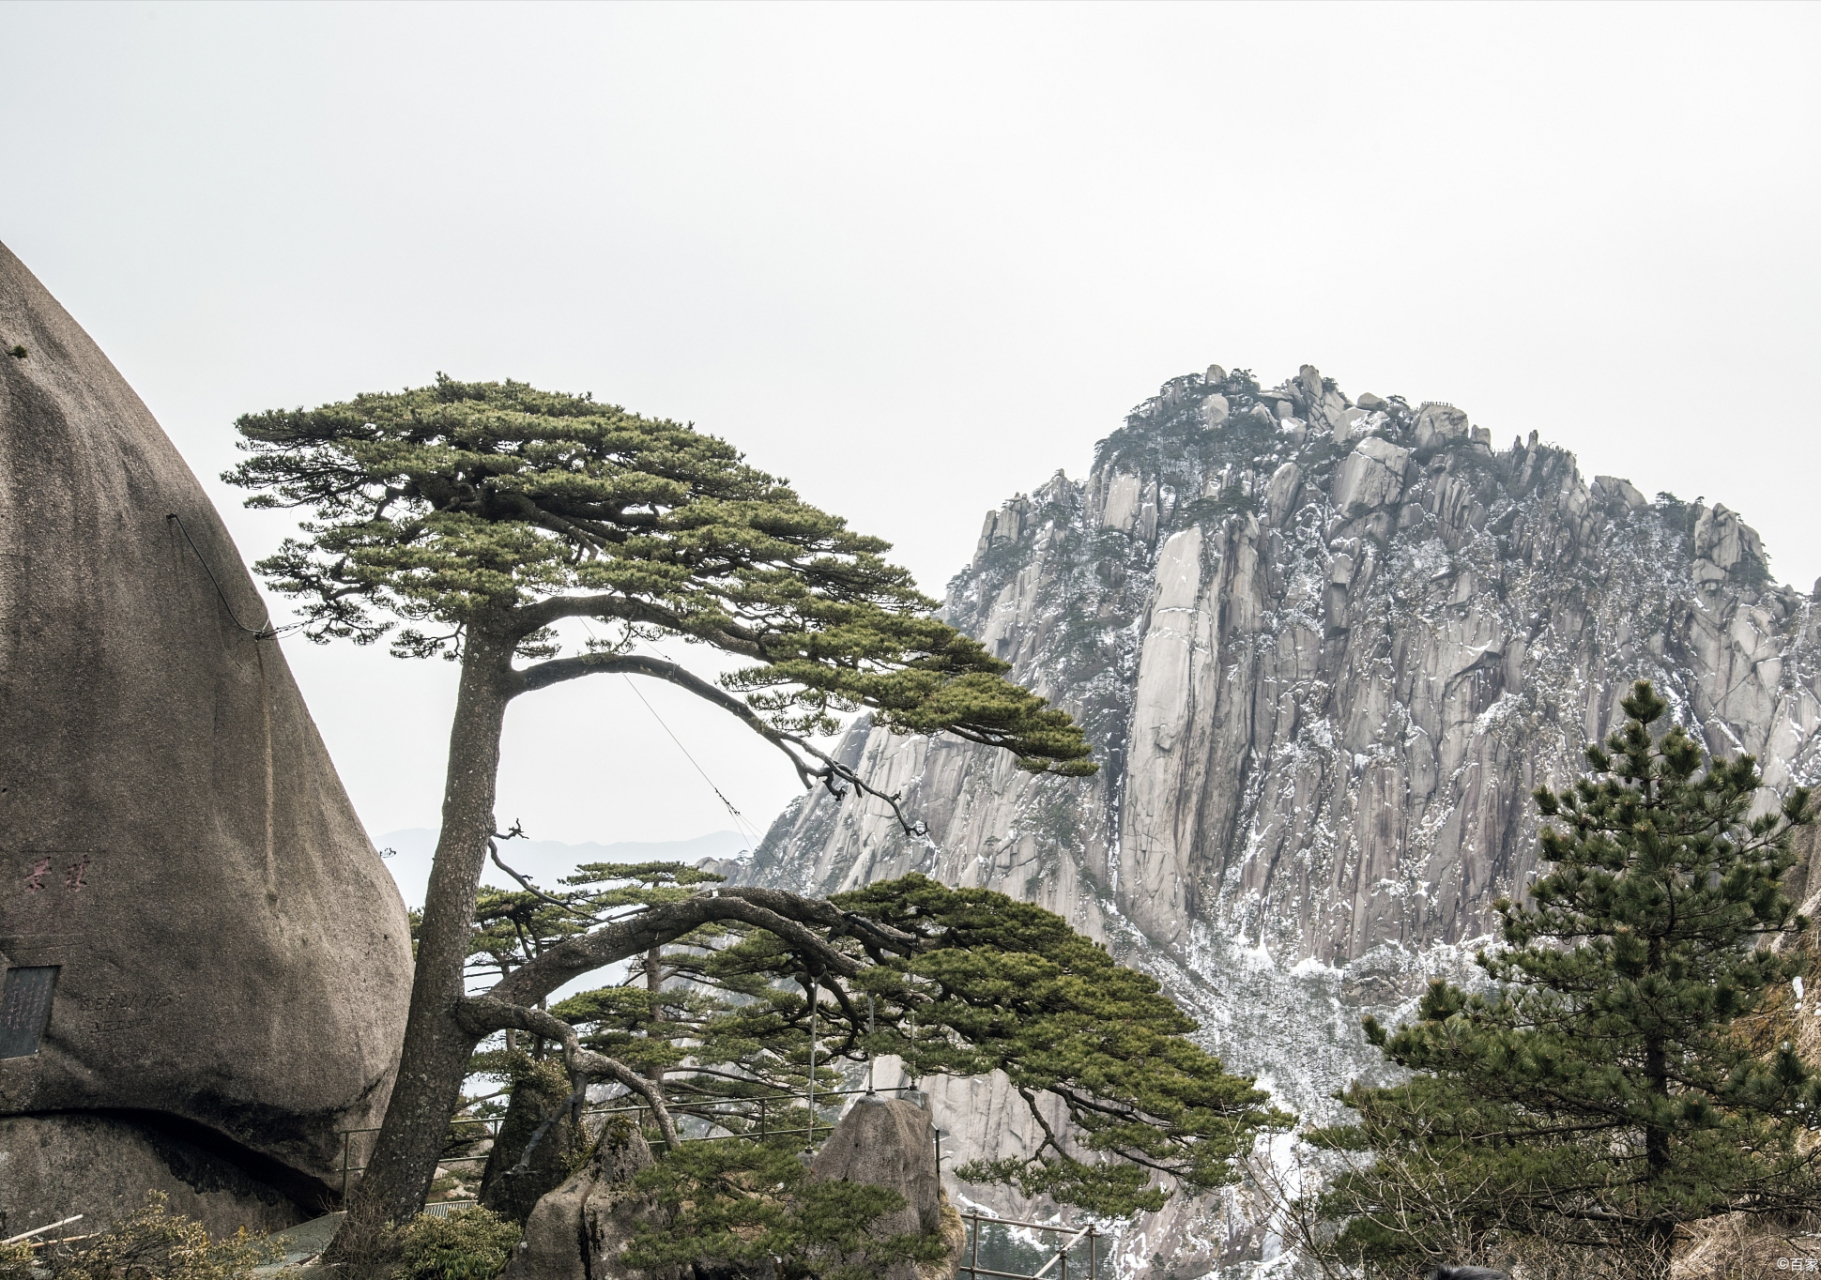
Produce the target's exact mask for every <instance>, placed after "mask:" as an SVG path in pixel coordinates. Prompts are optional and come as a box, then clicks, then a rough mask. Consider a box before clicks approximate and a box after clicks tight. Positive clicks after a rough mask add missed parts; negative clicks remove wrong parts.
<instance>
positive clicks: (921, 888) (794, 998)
mask: <svg viewBox="0 0 1821 1280" xmlns="http://www.w3.org/2000/svg"><path fill="white" fill-rule="evenodd" d="M719 880H720V877H719V876H716V875H713V874H712V873H709V872H706V871H702V870H699V869H696V868H690V867H686V866H681V865H679V864H676V863H643V864H636V865H617V864H611V863H591V864H588V865H585V866H583V867H580V868H578V869H577V871H576V873H575V874H574V875H571V876H567V877H564V878H563V880H562V881H561V882H560V885H561V887H559V888H556V889H554V890H551V891H548V892H546V891H545V890H543V889H541V888H539V887H538V886H537V885H535V884H534V883H532V882H531V881H530V880H529V879H528V878H523V879H521V885H522V889H521V890H516V891H510V892H502V891H495V890H488V891H486V892H485V893H484V894H483V897H482V908H481V910H480V911H479V912H478V913H477V921H476V924H475V927H474V943H473V945H474V955H473V957H472V965H471V973H472V974H473V975H474V976H476V977H479V978H482V979H484V978H487V977H490V976H492V975H494V974H509V973H512V972H517V971H519V970H520V969H521V968H523V966H524V965H525V964H526V963H528V962H535V959H536V957H537V956H539V955H547V954H550V953H551V951H552V950H553V949H554V948H556V947H559V946H561V945H562V944H563V942H564V941H565V940H567V939H569V938H572V937H575V936H577V933H578V932H579V931H581V930H584V929H586V928H589V927H592V926H595V925H598V923H599V922H600V920H601V919H604V918H607V917H610V916H612V917H617V918H626V917H625V916H624V913H626V912H627V911H629V910H630V911H633V912H637V911H641V910H649V909H651V908H654V907H663V906H667V905H669V906H675V905H680V904H684V903H686V901H687V898H688V897H689V895H691V894H692V893H693V892H694V891H695V889H696V887H697V886H698V885H700V884H704V883H713V882H718V881H719ZM559 904H560V905H559ZM831 906H832V907H833V908H834V909H835V910H836V911H837V912H838V913H839V914H840V916H841V917H843V918H847V919H858V918H860V917H862V916H864V918H866V919H869V920H872V921H874V922H876V923H877V924H879V925H881V926H883V927H885V928H888V929H891V930H894V931H897V932H900V933H902V934H903V935H904V936H905V937H906V939H915V940H916V942H917V944H918V945H915V946H912V947H907V949H906V952H905V953H904V954H903V955H900V956H890V955H882V956H881V957H879V958H878V959H877V960H875V961H874V963H872V964H871V965H868V966H867V967H865V968H862V969H859V970H858V971H857V972H855V973H854V974H852V975H851V976H848V977H843V976H842V975H840V974H838V973H834V972H830V971H828V970H827V969H822V970H819V971H818V970H815V969H812V968H811V967H810V966H809V965H807V964H806V963H805V958H804V957H803V956H802V955H801V954H800V953H799V952H798V951H796V950H794V949H793V948H791V947H790V946H789V945H787V944H785V943H784V942H782V941H781V940H780V939H779V937H778V936H777V935H776V934H775V933H773V932H771V931H768V930H765V929H760V928H754V927H751V926H749V925H745V924H742V923H740V922H738V921H734V922H725V921H717V922H714V923H712V924H709V925H706V926H703V927H701V928H699V929H696V930H693V931H691V932H688V933H684V934H679V935H678V936H676V937H674V938H672V939H671V940H670V941H669V942H667V943H666V944H665V945H664V946H662V947H661V948H653V949H651V950H649V951H647V952H645V953H644V954H643V955H642V957H641V958H640V960H639V961H637V962H635V963H634V964H633V965H632V966H630V970H629V972H628V973H627V974H626V975H625V977H624V979H623V980H622V981H621V982H620V983H619V984H618V985H614V986H603V987H599V988H596V989H594V990H591V991H584V992H581V993H578V994H576V995H572V996H569V997H567V998H566V999H563V1000H561V1001H559V1002H558V1003H556V1004H555V1005H554V1006H553V1007H552V1009H551V1010H550V1012H551V1013H552V1014H554V1015H555V1016H556V1017H557V1018H559V1019H561V1020H562V1021H563V1022H564V1023H566V1024H567V1025H568V1026H569V1027H572V1028H574V1029H575V1030H576V1031H577V1032H578V1033H579V1034H580V1041H581V1044H582V1045H583V1046H584V1047H586V1048H589V1049H592V1050H594V1051H596V1052H599V1053H603V1054H608V1055H611V1056H612V1057H614V1058H615V1059H616V1060H618V1061H620V1062H623V1063H626V1064H628V1065H630V1066H634V1067H636V1068H638V1069H639V1070H640V1071H642V1072H643V1073H644V1075H645V1076H646V1077H647V1078H649V1079H652V1080H653V1081H655V1082H656V1083H657V1084H658V1085H659V1091H660V1093H661V1095H662V1097H663V1098H664V1099H665V1102H666V1107H667V1110H668V1112H669V1115H670V1116H671V1117H672V1118H673V1120H674V1121H675V1123H676V1124H677V1125H678V1127H679V1128H681V1129H683V1130H684V1131H685V1132H686V1134H687V1136H688V1137H690V1138H693V1139H697V1140H694V1141H684V1142H680V1143H677V1144H665V1145H662V1146H661V1147H660V1149H659V1151H658V1161H657V1164H656V1165H655V1166H654V1167H653V1168H652V1169H651V1170H650V1171H648V1173H647V1174H645V1175H643V1176H642V1178H641V1183H642V1185H643V1187H644V1189H645V1190H646V1191H647V1192H649V1193H650V1194H651V1196H652V1197H653V1198H654V1200H655V1202H656V1203H657V1204H658V1205H659V1206H660V1208H661V1209H662V1213H661V1215H660V1222H661V1225H653V1224H651V1223H647V1224H646V1226H645V1229H643V1231H642V1232H641V1234H640V1236H639V1239H638V1241H637V1246H636V1249H635V1257H636V1258H637V1259H638V1260H639V1261H638V1263H637V1265H640V1266H646V1267H649V1268H654V1269H659V1270H661V1269H663V1268H665V1267H670V1266H675V1265H682V1264H692V1263H695V1262H704V1263H714V1264H724V1265H729V1266H749V1265H751V1266H757V1265H759V1264H761V1263H763V1264H764V1265H765V1266H767V1267H769V1266H771V1265H772V1263H771V1261H770V1260H772V1259H776V1264H777V1266H778V1267H779V1268H780V1273H781V1274H784V1275H787V1276H809V1275H828V1276H830V1277H832V1276H835V1275H841V1276H848V1275H852V1276H856V1277H857V1276H861V1275H872V1274H879V1273H881V1272H882V1271H883V1270H884V1269H885V1268H886V1267H887V1266H888V1265H889V1264H891V1263H892V1262H894V1261H896V1260H901V1259H914V1260H922V1261H930V1260H933V1259H934V1258H935V1257H936V1256H938V1255H939V1254H940V1253H941V1252H942V1250H941V1246H940V1243H939V1241H937V1240H935V1239H933V1238H928V1237H889V1238H883V1239H882V1238H877V1237H875V1236H873V1235H872V1234H871V1232H870V1228H871V1226H872V1224H873V1223H874V1221H875V1220H876V1219H877V1218H878V1217H879V1216H880V1215H881V1214H883V1213H888V1212H891V1211H892V1210H894V1209H896V1208H898V1207H900V1205H901V1201H900V1200H899V1198H898V1197H897V1196H896V1193H893V1192H887V1191H884V1190H882V1189H880V1188H874V1187H856V1186H849V1185H847V1184H843V1183H834V1184H823V1183H817V1182H815V1181H813V1180H811V1179H808V1178H807V1177H806V1176H805V1175H806V1170H805V1166H804V1164H803V1162H802V1160H801V1155H802V1152H803V1151H804V1150H805V1148H806V1147H809V1146H811V1145H813V1143H814V1142H815V1141H817V1140H819V1139H821V1138H822V1137H824V1136H825V1135H826V1132H827V1130H826V1128H822V1127H821V1126H825V1125H828V1124H829V1123H830V1121H831V1120H832V1118H833V1114H834V1113H835V1112H836V1111H838V1109H839V1107H840V1105H841V1102H842V1099H841V1097H840V1096H838V1095H836V1094H835V1093H834V1091H835V1090H837V1089H841V1088H844V1087H857V1083H856V1082H857V1081H858V1080H859V1079H860V1078H861V1075H862V1070H863V1068H864V1065H865V1064H866V1063H867V1061H868V1059H869V1058H872V1057H875V1056H885V1055H895V1056H897V1057H899V1058H901V1059H902V1060H903V1062H904V1065H905V1067H906V1069H907V1070H909V1071H910V1072H911V1073H912V1074H913V1075H915V1076H918V1077H927V1076H934V1075H958V1076H974V1075H981V1074H985V1073H988V1072H993V1071H999V1072H1003V1073H1004V1074H1005V1075H1006V1076H1007V1077H1008V1078H1009V1080H1010V1082H1011V1084H1012V1086H1013V1087H1014V1088H1015V1089H1016V1090H1017V1092H1018V1094H1019V1096H1020V1097H1021V1098H1022V1099H1023V1100H1024V1102H1025V1104H1026V1106H1027V1107H1028V1108H1029V1111H1030V1114H1031V1116H1032V1118H1033V1121H1034V1123H1035V1125H1036V1126H1037V1127H1038V1129H1039V1131H1040V1132H1042V1133H1044V1134H1045V1139H1044V1141H1043V1142H1042V1144H1041V1145H1040V1146H1039V1148H1038V1149H1037V1150H1035V1151H1033V1152H1031V1153H1029V1154H1028V1155H1027V1156H1026V1157H1024V1158H1014V1159H1008V1160H1001V1161H984V1162H980V1163H977V1164H975V1165H972V1166H969V1167H966V1168H964V1169H962V1170H960V1171H959V1172H960V1173H961V1174H962V1176H963V1177H965V1178H967V1179H968V1180H969V1181H974V1182H1011V1183H1015V1184H1017V1185H1018V1186H1019V1188H1020V1189H1021V1190H1022V1191H1024V1192H1025V1193H1026V1194H1029V1195H1048V1196H1050V1197H1052V1198H1054V1199H1055V1200H1057V1201H1060V1202H1062V1203H1067V1204H1073V1205H1079V1206H1081V1207H1083V1208H1086V1209H1089V1210H1091V1211H1093V1212H1095V1213H1098V1214H1101V1215H1106V1216H1122V1215H1126V1214H1131V1213H1134V1212H1138V1211H1142V1210H1147V1209H1157V1208H1160V1207H1161V1206H1162V1205H1163V1204H1164V1203H1165V1201H1166V1200H1167V1199H1168V1196H1169V1194H1170V1191H1171V1189H1172V1184H1173V1186H1174V1188H1179V1189H1182V1190H1186V1191H1189V1192H1195V1191H1203V1190H1207V1189H1209V1188H1212V1187H1215V1186H1218V1185H1220V1184H1222V1183H1225V1182H1227V1181H1230V1180H1231V1179H1232V1178H1233V1176H1234V1161H1235V1158H1236V1157H1238V1156H1239V1155H1241V1154H1243V1153H1244V1152H1246V1151H1247V1150H1249V1149H1250V1148H1251V1146H1252V1144H1253V1140H1254V1138H1255V1137H1256V1135H1258V1134H1259V1133H1262V1132H1270V1131H1274V1130H1277V1129H1281V1128H1283V1127H1285V1126H1287V1125H1288V1124H1289V1123H1290V1122H1291V1119H1292V1118H1291V1117H1290V1116H1287V1115H1285V1114H1283V1113H1281V1112H1278V1111H1275V1110H1273V1109H1272V1108H1270V1106H1269V1105H1268V1104H1269V1099H1268V1097H1267V1095H1266V1094H1264V1093H1263V1092H1261V1091H1259V1090H1258V1089H1256V1088H1255V1087H1254V1085H1253V1081H1251V1080H1249V1079H1246V1078H1244V1077H1239V1076H1234V1075H1230V1074H1228V1073H1227V1072H1226V1070H1225V1069H1224V1067H1223V1066H1222V1064H1221V1062H1220V1060H1219V1059H1218V1058H1215V1057H1213V1056H1212V1055H1210V1054H1208V1053H1206V1052H1205V1051H1204V1050H1202V1049H1200V1048H1199V1047H1198V1046H1196V1045H1195V1044H1194V1042H1193V1041H1192V1040H1190V1039H1189V1035H1190V1033H1192V1032H1193V1031H1194V1030H1195V1024H1194V1023H1193V1022H1192V1021H1191V1020H1190V1019H1188V1018H1187V1017H1185V1016H1184V1015H1183V1014H1182V1012H1181V1011H1180V1010H1179V1009H1177V1007H1176V1006H1175V1005H1174V1004H1173V1003H1172V1002H1171V1001H1170V1000H1169V998H1168V997H1166V996H1164V995H1163V994H1162V992H1161V991H1160V989H1159V987H1158V984H1157V982H1156V980H1155V979H1153V978H1150V977H1147V976H1146V975H1144V974H1141V973H1138V972H1136V971H1134V970H1131V969H1127V968H1124V967H1122V966H1121V965H1119V964H1118V963H1117V962H1116V961H1115V960H1114V959H1113V958H1112V956H1111V955H1110V954H1109V953H1108V952H1107V951H1106V949H1105V948H1104V947H1101V946H1100V945H1098V944H1096V943H1094V942H1093V941H1091V940H1090V939H1088V938H1085V937H1083V936H1082V935H1080V934H1078V933H1076V932H1075V931H1074V930H1073V929H1071V928H1070V927H1069V926H1068V924H1067V923H1066V922H1065V921H1063V920H1062V919H1061V918H1060V917H1058V916H1056V915H1054V914H1052V913H1050V912H1048V911H1045V910H1044V909H1042V908H1041V907H1037V906H1034V905H1032V904H1030V903H1023V902H1016V901H1014V900H1013V899H1011V898H1008V897H1006V896H1005V895H1003V894H1000V893H995V892H992V891H990V890H983V889H962V890H957V889H950V888H948V887H946V886H944V885H941V884H939V883H937V882H935V881H933V880H929V879H927V878H925V877H923V876H917V875H912V876H907V877H905V878H904V879H901V880H895V881H887V882H882V883H880V884H875V885H871V886H868V887H867V888H865V889H862V890H858V891H856V892H853V893H849V894H843V895H840V896H839V897H837V898H835V899H834V900H833V901H832V903H831ZM508 916H510V917H511V919H510V921H509V922H508V923H502V922H503V921H506V919H507V917H508ZM848 945H849V946H851V943H850V944H848ZM854 950H856V951H860V952H861V953H863V950H862V949H860V948H854ZM654 965H655V966H657V967H656V969H655V970H654V969H652V968H651V966H654ZM652 972H655V973H656V974H657V975H658V977H657V980H656V981H655V982H653V981H651V980H650V978H649V976H648V975H649V974H650V973H652ZM519 1035H520V1039H519V1040H518V1041H517V1042H516V1044H515V1045H514V1046H512V1047H511V1048H510V1049H509V1050H508V1049H502V1047H501V1044H500V1041H499V1040H498V1039H494V1040H490V1041H488V1042H486V1043H484V1044H483V1046H482V1049H481V1051H480V1052H478V1053H477V1054H476V1055H475V1057H474V1058H473V1059H472V1061H471V1065H472V1066H473V1068H474V1070H475V1071H476V1072H477V1073H478V1074H483V1075H492V1076H493V1077H494V1078H502V1077H503V1078H507V1079H510V1081H511V1083H512V1086H513V1087H512V1091H511V1103H510V1106H509V1108H508V1111H507V1114H506V1119H505V1124H504V1126H503V1129H502V1135H501V1139H500V1141H499V1143H497V1144H496V1146H495V1148H494V1150H495V1154H496V1159H495V1161H494V1162H493V1164H491V1165H490V1168H489V1174H490V1177H493V1178H500V1168H502V1167H505V1166H507V1165H508V1164H514V1163H515V1164H517V1165H522V1166H524V1172H522V1173H521V1174H519V1175H516V1176H514V1177H506V1178H503V1179H501V1180H500V1181H499V1182H498V1183H497V1187H498V1190H497V1192H496V1193H495V1194H493V1195H492V1197H491V1198H489V1199H488V1204H489V1206H490V1207H493V1208H496V1209H498V1210H499V1211H500V1212H502V1213H504V1214H507V1215H508V1216H514V1217H517V1218H519V1219H521V1220H522V1219H523V1218H524V1217H525V1216H526V1215H527V1214H528V1213H529V1210H530V1207H531V1203H532V1202H534V1201H535V1198H536V1195H535V1194H533V1193H534V1192H537V1193H541V1192H542V1191H546V1190H548V1189H549V1188H550V1187H551V1186H553V1185H555V1183H556V1182H557V1181H560V1179H561V1176H562V1175H563V1173H564V1172H566V1170H565V1169H564V1167H563V1166H562V1165H561V1164H560V1163H559V1162H557V1160H556V1157H557V1156H558V1154H559V1153H560V1152H561V1151H563V1150H564V1148H563V1146H562V1144H563V1142H564V1141H565V1139H564V1138H563V1136H562V1134H563V1132H564V1130H563V1127H562V1126H563V1124H564V1123H565V1121H564V1117H565V1116H566V1115H567V1113H568V1110H569V1108H570V1107H571V1106H572V1105H573V1103H574V1101H575V1099H574V1098H573V1097H572V1096H571V1095H570V1094H569V1093H568V1090H567V1088H566V1086H565V1084H564V1081H563V1079H562V1077H561V1073H560V1071H557V1070H556V1067H555V1064H556V1060H555V1058H554V1056H553V1051H554V1050H556V1049H557V1048H558V1047H559V1046H556V1045H554V1044H545V1043H541V1042H538V1041H537V1040H536V1038H535V1037H533V1036H530V1035H529V1034H528V1033H523V1032H521V1033H519ZM547 1054H551V1055H552V1056H545V1055H547ZM812 1075H813V1080H814V1084H815V1091H816V1094H815V1096H816V1098H817V1105H816V1106H815V1107H814V1108H813V1110H812V1108H811V1106H810V1105H809V1103H808V1100H807V1099H806V1098H805V1096H804V1095H805V1094H806V1093H808V1085H809V1083H810V1081H811V1079H812ZM761 1098H762V1099H764V1100H765V1102H764V1105H763V1107H761V1106H760V1105H759V1100H760V1099H761ZM1058 1103H1059V1104H1060V1107H1059V1110H1060V1112H1061V1114H1062V1116H1063V1117H1064V1118H1065V1123H1064V1124H1063V1125H1060V1126H1058V1125H1056V1124H1055V1123H1054V1116H1055V1111H1053V1110H1052V1106H1054V1104H1058ZM812 1117H813V1123H814V1125H815V1126H817V1128H816V1129H815V1131H814V1133H813V1136H812V1135H811V1133H810V1125H811V1123H812ZM458 1127H459V1126H458ZM538 1131H541V1132H542V1133H543V1134H544V1136H543V1138H542V1143H545V1144H550V1146H549V1149H548V1151H547V1152H545V1154H543V1155H541V1156H539V1157H538V1162H531V1161H526V1160H524V1158H523V1152H524V1148H525V1146H526V1139H527V1136H528V1135H529V1134H530V1133H532V1132H538ZM540 1150H543V1148H542V1147H540ZM1159 1175H1161V1177H1160V1176H1159ZM540 1177H541V1179H542V1181H541V1182H540V1181H538V1179H539V1178H540ZM494 1185H495V1184H490V1187H489V1190H492V1189H493V1186H494ZM483 1194H484V1195H486V1194H487V1193H485V1192H484V1193H483ZM830 1257H839V1258H842V1259H844V1260H845V1261H843V1262H841V1263H840V1265H839V1266H836V1265H835V1264H833V1263H830V1262H829V1258H830ZM831 1268H832V1269H831Z"/></svg>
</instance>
